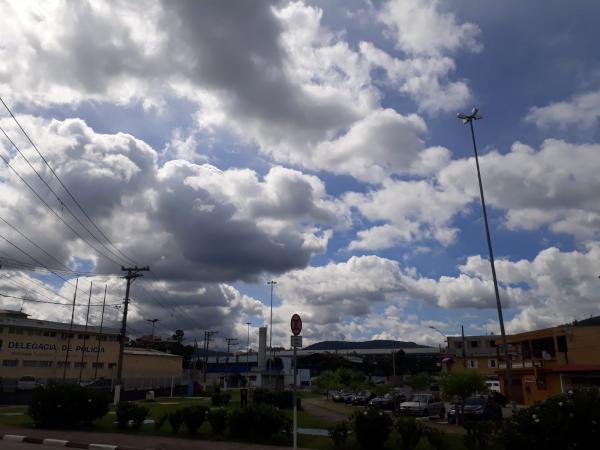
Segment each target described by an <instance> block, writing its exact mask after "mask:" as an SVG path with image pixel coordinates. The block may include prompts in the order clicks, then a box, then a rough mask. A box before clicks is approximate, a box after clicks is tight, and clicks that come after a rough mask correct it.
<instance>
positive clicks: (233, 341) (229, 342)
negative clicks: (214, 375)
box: [225, 338, 238, 364]
mask: <svg viewBox="0 0 600 450" xmlns="http://www.w3.org/2000/svg"><path fill="white" fill-rule="evenodd" d="M225 341H227V364H229V349H230V348H231V346H232V345H237V343H238V342H237V341H238V340H237V339H236V338H225Z"/></svg>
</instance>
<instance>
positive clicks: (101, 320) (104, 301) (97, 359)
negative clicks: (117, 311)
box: [94, 285, 106, 380]
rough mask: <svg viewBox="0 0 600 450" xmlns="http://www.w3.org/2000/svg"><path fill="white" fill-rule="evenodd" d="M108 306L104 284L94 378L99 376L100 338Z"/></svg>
mask: <svg viewBox="0 0 600 450" xmlns="http://www.w3.org/2000/svg"><path fill="white" fill-rule="evenodd" d="M105 306H106V285H104V299H103V300H102V316H101V317H100V331H99V332H98V336H97V340H98V352H97V353H96V370H95V371H94V380H96V379H97V378H98V361H99V360H100V345H102V344H100V342H101V341H100V339H101V338H102V326H103V325H104V307H105Z"/></svg>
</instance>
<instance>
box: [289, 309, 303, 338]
mask: <svg viewBox="0 0 600 450" xmlns="http://www.w3.org/2000/svg"><path fill="white" fill-rule="evenodd" d="M290 325H291V326H292V333H294V336H298V335H299V334H300V332H301V331H302V319H301V318H300V316H299V315H298V314H294V315H293V316H292V320H291V322H290Z"/></svg>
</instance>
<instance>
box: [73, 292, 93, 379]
mask: <svg viewBox="0 0 600 450" xmlns="http://www.w3.org/2000/svg"><path fill="white" fill-rule="evenodd" d="M92 283H93V282H92V281H90V295H89V297H88V307H87V313H86V315H85V328H84V331H83V345H82V346H81V361H80V363H79V378H78V379H77V383H81V376H82V375H83V364H84V360H85V343H86V341H87V328H88V321H89V319H90V304H91V303H92V286H93V284H92Z"/></svg>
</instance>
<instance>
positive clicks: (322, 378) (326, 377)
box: [315, 370, 341, 391]
mask: <svg viewBox="0 0 600 450" xmlns="http://www.w3.org/2000/svg"><path fill="white" fill-rule="evenodd" d="M315 386H317V388H318V389H320V390H322V391H331V390H334V389H339V388H340V387H341V384H340V381H339V379H338V377H336V376H335V373H334V372H332V371H331V370H327V371H325V372H323V373H322V374H321V375H319V376H318V377H317V378H316V379H315Z"/></svg>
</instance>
